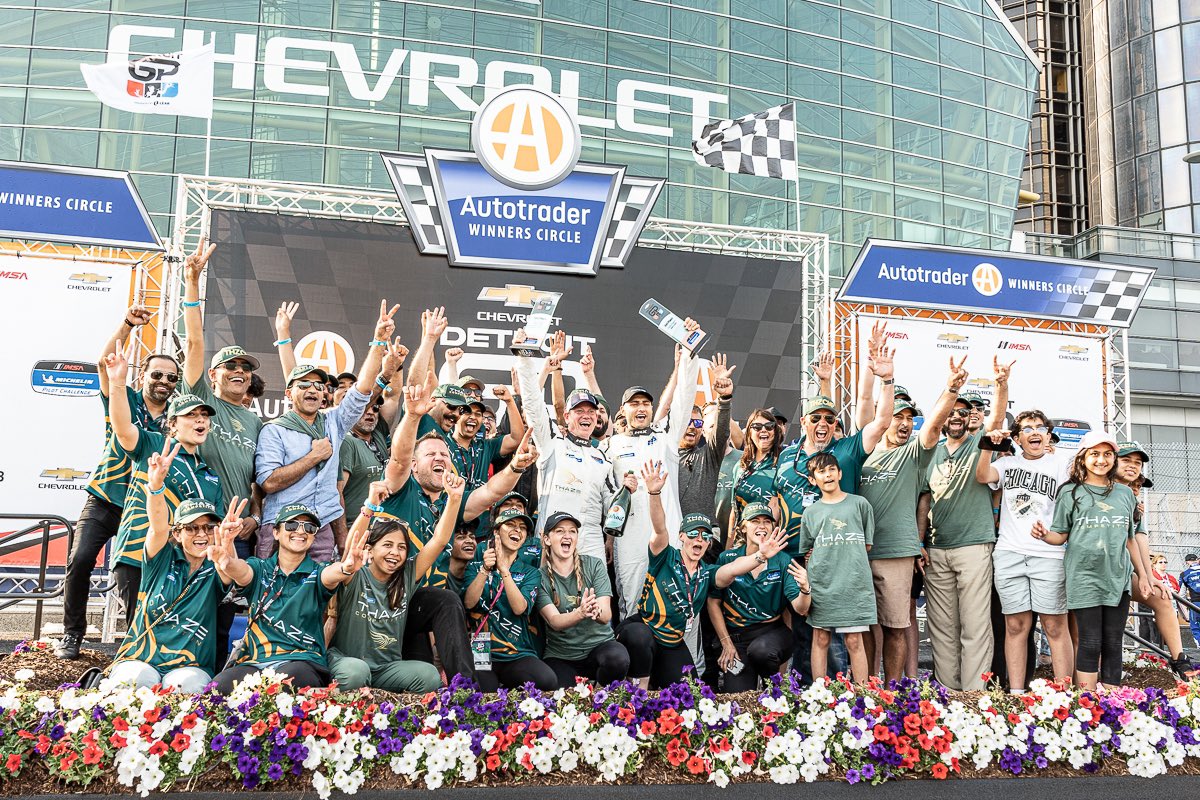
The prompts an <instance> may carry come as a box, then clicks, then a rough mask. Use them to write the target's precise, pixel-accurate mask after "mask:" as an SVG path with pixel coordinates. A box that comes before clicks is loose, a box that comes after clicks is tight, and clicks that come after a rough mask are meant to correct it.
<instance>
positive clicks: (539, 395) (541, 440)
mask: <svg viewBox="0 0 1200 800" xmlns="http://www.w3.org/2000/svg"><path fill="white" fill-rule="evenodd" d="M517 334H518V335H519V334H520V331H518V332H517ZM536 369H537V366H536V362H534V360H533V359H532V358H527V357H525V356H517V368H516V374H517V388H518V389H519V390H520V394H521V404H522V406H523V407H524V409H525V420H526V421H527V422H528V423H529V431H530V432H531V433H532V435H533V443H534V444H535V445H537V448H538V450H539V451H540V452H542V453H549V452H550V446H551V441H550V440H551V438H552V435H551V432H550V417H549V416H548V415H547V414H546V401H545V400H544V399H543V398H544V397H545V395H544V394H543V392H542V390H541V388H539V387H538V385H537V374H536V372H535V370H536Z"/></svg>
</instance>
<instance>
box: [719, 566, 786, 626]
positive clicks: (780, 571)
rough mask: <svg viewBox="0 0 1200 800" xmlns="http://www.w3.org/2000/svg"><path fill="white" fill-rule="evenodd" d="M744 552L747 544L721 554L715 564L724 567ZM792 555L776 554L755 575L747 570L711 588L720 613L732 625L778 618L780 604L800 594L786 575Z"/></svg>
mask: <svg viewBox="0 0 1200 800" xmlns="http://www.w3.org/2000/svg"><path fill="white" fill-rule="evenodd" d="M744 555H746V545H742V546H741V547H738V548H736V549H734V550H726V551H725V552H724V553H721V558H720V560H718V561H717V566H724V565H725V564H729V563H731V562H733V561H737V560H738V559H739V558H741V557H742V556H744ZM791 561H792V557H791V556H789V555H788V554H787V553H776V554H775V555H774V556H772V557H771V558H770V559H768V560H767V563H766V564H764V565H763V567H762V572H760V573H758V575H757V576H755V575H754V574H753V572H752V571H751V572H746V573H743V574H741V575H738V576H737V577H736V578H734V579H733V583H731V584H729V585H728V586H726V587H725V588H724V589H719V588H716V587H714V588H713V589H712V590H711V591H710V593H709V596H710V597H716V598H719V599H720V601H721V614H722V616H724V617H725V624H726V625H728V626H729V627H731V628H747V627H749V626H751V625H757V624H759V623H762V622H774V621H775V620H777V619H779V617H780V614H782V612H783V607H784V605H785V604H787V603H788V602H789V601H791V600H795V599H796V598H797V597H799V596H800V586H799V585H798V584H797V583H796V579H795V578H793V577H792V576H791V575H789V574H788V571H787V568H788V564H790V563H791Z"/></svg>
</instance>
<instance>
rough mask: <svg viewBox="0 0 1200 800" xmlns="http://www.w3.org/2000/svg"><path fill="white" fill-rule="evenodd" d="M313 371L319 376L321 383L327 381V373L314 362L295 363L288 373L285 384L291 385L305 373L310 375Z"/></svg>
mask: <svg viewBox="0 0 1200 800" xmlns="http://www.w3.org/2000/svg"><path fill="white" fill-rule="evenodd" d="M314 372H315V373H317V374H318V375H320V376H321V383H329V373H328V372H326V371H325V370H323V369H321V368H320V367H318V366H317V365H316V364H297V365H296V366H294V367H292V371H291V372H289V373H288V379H287V385H288V386H291V385H292V383H293V382H294V381H298V380H300V379H301V378H303V377H304V376H305V375H311V374H312V373H314Z"/></svg>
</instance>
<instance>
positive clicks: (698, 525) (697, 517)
mask: <svg viewBox="0 0 1200 800" xmlns="http://www.w3.org/2000/svg"><path fill="white" fill-rule="evenodd" d="M712 530H713V521H712V519H711V518H710V517H709V516H708V515H707V514H702V513H700V512H699V511H693V512H692V513H691V514H688V515H687V516H686V517H684V518H683V522H682V523H680V525H679V532H680V533H687V532H688V531H708V532H709V533H712Z"/></svg>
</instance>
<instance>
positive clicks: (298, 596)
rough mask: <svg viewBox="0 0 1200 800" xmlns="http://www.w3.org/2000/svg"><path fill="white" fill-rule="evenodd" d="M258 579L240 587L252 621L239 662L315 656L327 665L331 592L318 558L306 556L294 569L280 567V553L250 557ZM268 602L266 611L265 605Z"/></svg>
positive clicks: (324, 565)
mask: <svg viewBox="0 0 1200 800" xmlns="http://www.w3.org/2000/svg"><path fill="white" fill-rule="evenodd" d="M246 563H247V564H249V565H250V569H251V570H253V571H254V580H252V581H251V582H250V585H249V586H246V587H244V588H243V589H242V594H243V595H244V596H245V597H247V598H248V599H249V601H250V617H251V619H254V624H253V625H251V626H250V628H249V630H248V631H247V632H246V637H247V647H246V649H245V651H244V652H243V654H242V657H241V659H240V660H239V661H238V663H239V664H254V665H262V664H271V663H274V662H278V661H311V662H313V663H314V664H320V665H321V666H325V664H326V660H325V630H324V621H325V608H326V607H327V606H328V605H329V599H330V598H331V597H333V592H332V591H331V590H329V589H326V588H325V584H324V583H322V582H321V570H322V569H323V568H325V567H326V566H328V565H327V564H318V563H317V562H316V561H313V560H312V559H311V558H309V557H308V556H305V557H304V560H303V561H301V562H300V566H298V567H296V568H295V569H294V570H292V572H291V573H290V574H287V575H285V574H284V573H283V572H282V571H281V570H280V569H279V554H278V553H276V554H275V555H273V556H271V557H270V558H265V559H264V558H254V557H251V558H247V559H246ZM263 608H265V609H266V610H265V611H262V610H261V609H263Z"/></svg>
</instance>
